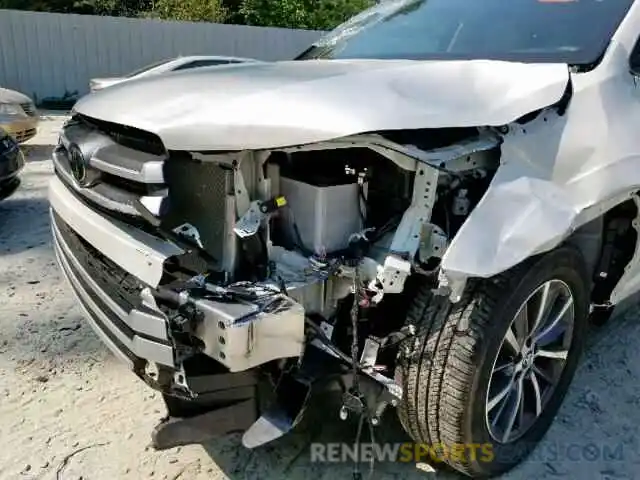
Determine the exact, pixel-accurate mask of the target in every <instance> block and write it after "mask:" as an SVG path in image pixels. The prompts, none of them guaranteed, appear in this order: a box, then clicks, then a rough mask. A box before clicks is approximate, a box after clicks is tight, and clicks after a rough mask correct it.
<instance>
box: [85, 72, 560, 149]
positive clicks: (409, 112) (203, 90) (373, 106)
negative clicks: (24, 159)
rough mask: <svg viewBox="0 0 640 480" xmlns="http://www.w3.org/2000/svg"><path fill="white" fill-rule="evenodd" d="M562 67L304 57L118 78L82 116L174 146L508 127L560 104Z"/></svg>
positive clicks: (253, 145) (255, 145)
mask: <svg viewBox="0 0 640 480" xmlns="http://www.w3.org/2000/svg"><path fill="white" fill-rule="evenodd" d="M568 81H569V70H568V68H567V66H566V65H564V64H522V63H512V62H500V61H491V60H473V61H411V60H306V61H286V62H274V63H256V64H240V65H230V66H222V67H221V66H218V67H212V68H203V69H198V70H193V71H189V72H178V73H172V74H166V75H162V76H157V77H153V78H148V79H142V80H134V81H129V82H124V83H122V84H119V85H115V86H113V87H110V88H108V89H105V90H103V91H100V92H98V93H96V94H93V95H89V96H87V97H85V98H84V99H82V100H80V102H78V103H77V104H76V106H75V108H74V110H75V111H77V112H78V113H81V114H84V115H87V116H89V117H93V118H97V119H100V120H106V121H110V122H114V123H120V124H124V125H129V126H132V127H136V128H139V129H142V130H147V131H150V132H153V133H155V134H157V135H158V136H159V137H160V138H161V139H162V141H163V142H164V144H165V146H166V147H167V148H168V149H170V150H242V149H263V148H264V149H267V148H276V147H284V146H291V145H300V144H306V143H313V142H319V141H326V140H331V139H334V138H339V137H343V136H347V135H354V134H357V133H363V132H373V131H379V130H395V129H414V128H440V127H466V126H485V125H493V126H498V125H504V124H507V123H510V122H512V121H514V120H515V119H517V118H519V117H521V116H522V115H525V114H527V113H530V112H532V111H534V110H537V109H539V108H543V107H546V106H549V105H551V104H554V103H556V102H557V101H559V100H560V99H561V98H562V96H563V94H564V92H565V90H566V87H567V83H568Z"/></svg>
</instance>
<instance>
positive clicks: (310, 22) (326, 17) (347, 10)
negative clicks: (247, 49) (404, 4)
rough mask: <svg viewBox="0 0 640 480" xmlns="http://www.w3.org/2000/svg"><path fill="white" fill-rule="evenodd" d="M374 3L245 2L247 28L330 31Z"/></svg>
mask: <svg viewBox="0 0 640 480" xmlns="http://www.w3.org/2000/svg"><path fill="white" fill-rule="evenodd" d="M373 3H374V2H373V0H242V4H241V6H240V13H241V15H242V16H243V17H244V19H245V23H246V24H247V25H262V26H271V27H287V28H306V29H312V30H330V29H332V28H334V27H336V26H337V25H338V24H340V23H342V22H343V21H345V20H346V19H347V18H349V17H351V16H353V15H355V14H356V13H358V12H360V11H362V10H364V9H365V8H367V7H369V6H371V5H372V4H373Z"/></svg>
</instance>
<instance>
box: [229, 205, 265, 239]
mask: <svg viewBox="0 0 640 480" xmlns="http://www.w3.org/2000/svg"><path fill="white" fill-rule="evenodd" d="M260 203H261V202H259V201H255V202H251V206H250V207H249V209H248V210H247V211H246V212H245V214H244V215H242V217H240V219H239V220H238V221H237V223H236V224H235V226H234V227H233V231H234V232H235V233H236V235H238V236H239V237H240V238H247V237H251V236H253V235H255V234H256V233H258V230H259V229H260V225H261V224H262V222H263V221H264V220H266V218H267V216H268V215H267V214H265V213H263V212H262V211H261V210H260Z"/></svg>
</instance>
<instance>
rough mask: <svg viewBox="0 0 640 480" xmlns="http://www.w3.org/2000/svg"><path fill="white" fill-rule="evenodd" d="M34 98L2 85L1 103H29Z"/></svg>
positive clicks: (0, 90) (0, 92)
mask: <svg viewBox="0 0 640 480" xmlns="http://www.w3.org/2000/svg"><path fill="white" fill-rule="evenodd" d="M31 101H32V100H31V99H30V98H29V97H27V96H26V95H23V94H22V93H20V92H16V91H15V90H9V89H8V88H1V87H0V103H29V102H31Z"/></svg>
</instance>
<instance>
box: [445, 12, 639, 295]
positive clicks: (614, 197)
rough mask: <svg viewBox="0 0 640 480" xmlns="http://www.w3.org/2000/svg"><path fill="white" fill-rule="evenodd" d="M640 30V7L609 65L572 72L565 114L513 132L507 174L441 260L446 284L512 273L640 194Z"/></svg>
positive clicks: (508, 137)
mask: <svg viewBox="0 0 640 480" xmlns="http://www.w3.org/2000/svg"><path fill="white" fill-rule="evenodd" d="M638 28H640V6H638V5H636V6H635V7H633V9H632V11H631V12H630V14H629V15H628V17H627V19H626V20H625V22H624V24H623V25H622V27H621V29H620V31H619V32H618V33H617V34H616V36H615V37H614V40H613V41H612V43H611V45H610V47H609V50H608V51H607V54H606V55H605V58H604V59H603V61H602V63H601V64H600V65H599V66H598V67H597V68H596V69H594V70H592V71H590V72H585V73H573V74H571V83H572V95H571V99H570V102H569V104H568V107H567V110H566V112H564V115H558V114H556V113H554V112H552V111H545V112H542V114H541V115H539V116H538V117H537V118H536V119H535V120H533V121H531V122H529V123H527V124H524V125H518V124H512V125H510V131H509V133H507V134H505V135H504V138H503V143H502V146H501V149H502V164H501V166H500V167H499V169H498V171H497V173H496V175H495V177H494V179H493V181H492V183H491V185H490V187H489V189H488V191H487V192H486V194H485V196H484V198H483V199H482V200H481V201H480V203H479V204H478V205H477V206H476V208H475V209H474V210H473V211H472V213H471V215H470V216H469V217H468V218H467V220H466V222H465V224H464V225H463V226H462V228H461V229H460V231H459V232H458V234H457V235H456V237H455V238H454V239H453V241H452V243H451V245H450V246H449V248H448V250H447V252H446V253H445V255H444V257H443V260H442V268H443V273H444V275H445V276H446V277H447V278H449V279H458V280H460V279H464V278H468V277H490V276H493V275H495V274H496V273H499V272H501V271H504V270H507V269H508V268H510V267H512V266H514V265H516V264H518V263H520V262H522V261H523V260H525V259H526V258H528V257H530V256H531V255H535V254H537V253H541V252H544V251H548V250H550V249H552V248H554V247H555V246H557V245H558V244H559V243H560V242H561V241H562V240H563V239H565V238H567V237H568V236H569V235H571V233H572V232H573V231H575V230H576V229H577V228H579V227H580V226H581V225H583V224H585V223H586V222H588V221H590V220H592V219H593V218H594V216H596V215H599V214H602V213H603V212H604V211H605V210H606V209H608V208H611V207H612V206H614V205H615V204H617V203H620V202H622V201H625V200H628V199H629V198H630V196H631V195H632V194H633V192H635V191H636V190H638V189H640V137H639V136H638V134H637V131H636V130H637V129H636V126H637V125H640V108H639V107H640V82H638V79H637V78H634V76H633V75H632V74H631V73H630V72H629V66H628V52H629V51H631V49H632V48H633V43H634V42H635V39H636V37H637V31H638ZM631 30H633V33H632V32H631ZM633 267H634V268H632V271H631V272H628V273H627V274H626V275H625V276H624V277H623V278H622V280H621V281H620V283H619V284H618V286H617V287H616V292H625V295H626V294H628V292H629V291H630V290H629V289H628V288H627V285H625V284H627V283H629V284H631V283H634V284H635V283H637V278H638V276H640V266H638V265H633ZM622 298H623V295H622V294H620V295H618V296H617V297H616V298H615V300H616V301H620V300H621V299H622Z"/></svg>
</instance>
